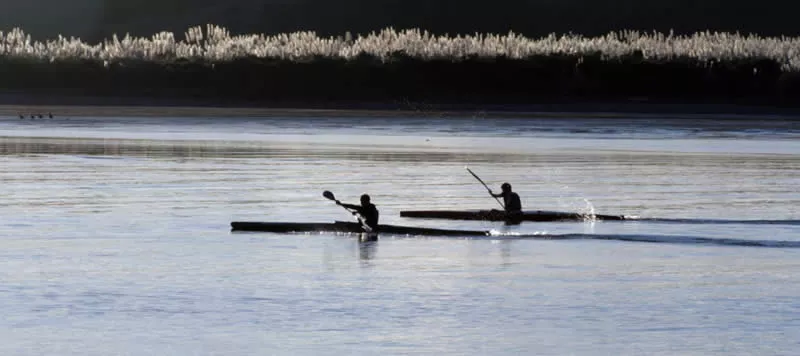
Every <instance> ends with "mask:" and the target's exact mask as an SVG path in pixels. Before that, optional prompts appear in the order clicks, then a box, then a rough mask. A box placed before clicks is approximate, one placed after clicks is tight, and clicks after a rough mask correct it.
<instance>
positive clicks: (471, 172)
mask: <svg viewBox="0 0 800 356" xmlns="http://www.w3.org/2000/svg"><path fill="white" fill-rule="evenodd" d="M464 168H466V169H467V171H468V172H469V174H472V176H473V177H475V179H477V180H478V182H481V184H483V186H484V187H486V190H487V191H488V192H489V195H491V194H492V190H491V189H489V186H488V185H486V183H484V182H483V179H481V177H478V175H477V174H475V172H473V171H472V170H471V169H469V167H464ZM492 197H493V198H494V200H496V201H497V204H500V206H501V207H502V208H503V210H506V206H505V205H503V203H501V202H500V199H497V197H496V196H494V195H492Z"/></svg>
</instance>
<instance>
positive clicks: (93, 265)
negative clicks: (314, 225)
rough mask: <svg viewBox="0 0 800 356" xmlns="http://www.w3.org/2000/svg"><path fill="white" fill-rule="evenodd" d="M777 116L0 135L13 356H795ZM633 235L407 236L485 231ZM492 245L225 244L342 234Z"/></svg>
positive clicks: (790, 185)
mask: <svg viewBox="0 0 800 356" xmlns="http://www.w3.org/2000/svg"><path fill="white" fill-rule="evenodd" d="M797 123H798V122H797V121H794V120H790V119H781V118H765V119H763V120H759V119H742V118H740V119H737V120H732V121H721V120H719V119H705V120H690V119H683V120H665V121H657V120H655V119H653V118H642V117H639V118H611V119H600V118H593V119H589V118H585V119H581V118H578V117H574V118H560V119H547V118H535V119H530V120H522V119H485V118H463V119H458V118H439V119H437V118H399V117H398V118H352V119H344V118H338V119H332V118H331V119H324V118H317V119H291V120H290V119H259V118H222V119H213V120H212V119H203V118H107V117H70V118H60V117H56V118H55V119H52V120H35V121H30V120H19V119H15V118H4V119H0V136H2V137H0V162H2V165H3V168H4V169H3V171H2V172H0V180H1V181H2V184H3V188H2V189H0V216H1V217H2V223H1V224H0V246H2V248H0V255H2V256H0V257H2V259H0V260H2V261H3V262H2V267H3V268H2V269H0V302H2V304H3V305H4V306H5V310H4V315H5V318H4V319H3V322H2V323H3V326H4V327H3V331H2V332H0V335H1V336H2V338H3V340H4V341H5V342H4V343H2V344H0V352H2V353H3V354H20V355H27V354H31V355H32V354H35V355H41V354H81V355H87V354H92V355H107V354H131V355H134V354H152V353H156V354H263V353H268V354H292V355H296V354H309V355H320V354H341V353H356V354H378V353H385V354H397V353H403V354H408V353H412V354H413V353H419V354H431V353H441V354H520V353H524V354H559V355H561V354H581V355H601V354H626V355H627V354H629V355H641V354H664V355H673V354H704V355H705V354H725V355H728V354H770V355H773V354H775V355H783V354H785V355H789V354H793V353H795V352H796V350H797V349H798V348H800V344H798V342H797V341H796V340H800V332H798V330H800V323H798V321H797V318H796V315H797V313H798V312H800V303H798V302H797V301H796V300H797V297H798V296H800V287H798V286H800V283H798V282H800V281H798V277H797V276H796V275H797V273H796V272H797V271H800V263H799V262H798V257H799V256H800V249H798V247H800V234H798V231H799V230H800V226H798V225H800V223H799V221H800V211H798V206H800V189H799V188H798V187H800V143H798V142H800V140H798V138H800V129H798V125H797ZM465 166H468V167H470V168H471V169H472V170H473V171H475V173H477V174H478V175H480V176H481V178H483V179H484V180H485V181H486V182H487V183H488V184H489V185H490V187H492V188H493V189H495V191H498V190H499V185H500V183H502V182H504V181H508V182H511V183H512V185H513V186H514V189H515V191H517V192H519V193H520V195H521V197H522V200H523V206H524V207H525V208H526V209H529V210H556V211H570V212H584V213H591V212H594V213H598V214H624V215H626V216H630V217H636V218H637V219H635V220H630V221H621V222H616V221H608V222H603V221H596V222H592V221H587V222H554V223H523V224H522V225H519V226H503V225H502V224H498V223H490V222H479V221H447V220H428V219H410V218H401V217H400V216H399V212H400V211H401V210H422V209H478V208H486V209H489V208H497V207H498V206H497V203H496V202H495V201H494V200H493V199H491V198H490V197H489V196H488V194H487V192H486V191H485V189H484V188H483V187H482V186H481V185H480V183H478V182H477V181H476V180H475V179H474V178H473V177H471V176H470V175H469V174H468V172H466V170H465V169H464V167H465ZM323 190H330V191H333V192H334V193H335V194H336V196H337V198H339V199H341V200H343V201H346V202H353V203H355V202H357V200H358V196H359V195H360V194H362V193H364V192H367V193H370V194H371V195H372V197H373V201H374V202H375V203H376V204H377V205H378V208H379V209H380V211H381V222H383V223H390V224H398V225H410V226H426V227H437V228H451V229H481V230H493V232H494V233H495V236H491V237H484V238H466V237H465V238H459V237H455V238H445V237H420V236H381V237H380V239H379V240H378V241H375V242H359V241H358V240H357V239H356V238H354V237H352V236H347V235H335V234H299V235H281V234H268V233H231V232H230V231H229V229H230V228H229V223H230V222H231V221H294V222H330V221H333V220H352V217H351V216H350V215H349V214H348V213H347V212H346V211H344V210H343V209H341V208H340V207H337V206H335V205H334V204H332V203H331V202H330V201H328V200H326V199H325V198H323V197H322V196H321V193H322V191H323Z"/></svg>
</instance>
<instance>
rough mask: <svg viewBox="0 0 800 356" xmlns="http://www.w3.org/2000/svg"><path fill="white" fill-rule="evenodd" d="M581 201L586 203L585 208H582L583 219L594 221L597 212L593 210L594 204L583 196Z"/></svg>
mask: <svg viewBox="0 0 800 356" xmlns="http://www.w3.org/2000/svg"><path fill="white" fill-rule="evenodd" d="M583 201H584V202H585V203H586V208H585V209H584V211H585V213H584V218H583V221H585V222H591V223H593V222H595V221H597V214H596V212H595V210H594V204H592V202H590V201H589V199H586V198H583Z"/></svg>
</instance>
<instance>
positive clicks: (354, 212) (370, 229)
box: [322, 190, 372, 232]
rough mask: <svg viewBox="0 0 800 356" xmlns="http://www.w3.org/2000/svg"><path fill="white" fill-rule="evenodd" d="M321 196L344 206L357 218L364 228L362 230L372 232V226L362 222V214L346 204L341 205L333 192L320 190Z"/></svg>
mask: <svg viewBox="0 0 800 356" xmlns="http://www.w3.org/2000/svg"><path fill="white" fill-rule="evenodd" d="M322 196H323V197H325V198H327V199H328V200H333V201H335V202H336V203H337V205H339V206H341V207H342V208H344V209H345V210H347V211H349V212H350V213H351V214H353V215H355V217H356V219H358V222H360V223H361V228H363V229H364V231H366V232H372V228H371V227H369V225H367V223H366V222H364V217H363V216H361V214H359V213H358V212H357V211H354V210H351V209H349V208H348V207H346V206H342V205H340V204H341V202H339V201H338V200H336V197H335V196H334V195H333V193H331V192H330V191H328V190H326V191H324V192H322Z"/></svg>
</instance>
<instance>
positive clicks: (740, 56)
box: [0, 25, 800, 71]
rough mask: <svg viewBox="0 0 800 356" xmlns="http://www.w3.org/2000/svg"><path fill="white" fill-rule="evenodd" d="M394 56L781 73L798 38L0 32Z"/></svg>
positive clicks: (137, 48) (166, 49) (79, 49)
mask: <svg viewBox="0 0 800 356" xmlns="http://www.w3.org/2000/svg"><path fill="white" fill-rule="evenodd" d="M397 53H402V54H404V55H407V56H409V57H411V58H414V59H423V60H430V59H446V60H451V61H459V60H463V59H466V58H498V57H504V58H510V59H526V58H531V57H537V56H551V55H567V56H582V55H594V54H598V53H599V54H601V55H602V58H603V59H604V60H614V59H618V58H624V57H626V56H631V55H637V56H641V58H642V59H643V60H647V61H656V62H658V61H671V60H676V59H689V60H694V61H697V62H700V63H713V62H725V61H741V60H754V59H767V60H772V61H775V62H776V63H779V64H780V66H781V69H782V70H784V71H800V38H790V37H779V38H778V37H761V36H757V35H742V34H738V33H715V32H700V33H695V34H693V35H691V36H676V35H673V34H672V33H666V34H665V33H658V32H653V33H641V32H638V31H620V32H611V33H609V34H607V35H605V36H602V37H584V36H581V35H577V34H565V35H556V34H551V35H549V36H547V37H544V38H536V39H532V38H527V37H524V36H521V35H518V34H515V33H513V32H510V33H508V34H504V35H497V34H474V35H456V36H434V35H431V34H430V33H428V32H426V31H423V30H419V29H409V30H395V29H393V28H386V29H384V30H381V31H379V32H373V33H370V34H367V35H358V36H356V37H355V38H345V37H327V38H325V37H319V36H317V35H316V34H315V33H314V32H295V33H287V34H278V35H274V36H267V35H264V34H253V35H236V36H232V35H231V34H230V32H229V31H228V30H227V29H225V28H222V27H218V26H215V25H207V26H205V27H201V26H196V27H192V28H189V29H188V30H187V31H186V32H185V33H184V38H183V39H180V40H179V39H176V36H175V34H174V33H171V32H160V33H157V34H154V35H153V36H151V37H149V38H144V37H131V36H129V35H125V36H124V37H122V38H121V39H120V38H119V37H118V36H117V35H114V36H113V37H112V38H111V39H107V40H105V41H103V42H101V43H96V44H90V43H85V42H83V41H81V40H80V39H79V38H74V37H70V38H67V37H64V36H59V37H58V38H56V39H52V40H46V41H32V40H31V37H30V36H29V35H27V34H26V33H25V32H24V31H23V30H22V29H19V28H15V29H13V30H11V31H10V32H7V33H3V32H0V56H5V57H18V58H27V59H38V60H47V61H59V60H67V61H74V60H101V61H106V62H107V63H115V62H121V61H125V60H141V61H156V62H157V61H171V60H179V59H185V60H192V61H204V62H209V63H219V62H226V61H232V60H236V59H240V58H250V57H255V58H269V59H280V60H292V61H307V60H310V59H314V58H320V57H322V58H327V59H344V60H352V59H354V58H357V57H359V56H363V55H368V56H373V57H375V58H379V59H380V60H382V61H388V60H390V59H391V57H392V56H393V55H394V54H397Z"/></svg>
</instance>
